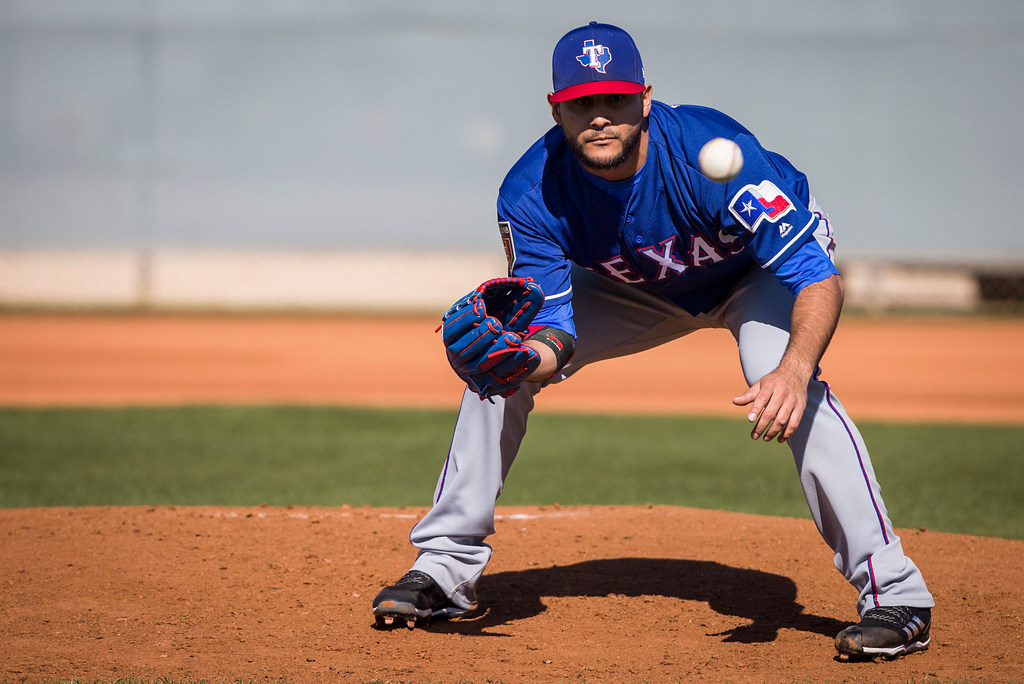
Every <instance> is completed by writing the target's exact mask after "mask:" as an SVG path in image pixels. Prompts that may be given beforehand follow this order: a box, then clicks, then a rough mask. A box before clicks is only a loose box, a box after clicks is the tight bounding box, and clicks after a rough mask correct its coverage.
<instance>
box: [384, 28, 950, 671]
mask: <svg viewBox="0 0 1024 684" xmlns="http://www.w3.org/2000/svg"><path fill="white" fill-rule="evenodd" d="M552 64H553V80H554V88H553V91H552V92H550V93H549V94H548V103H549V106H550V109H551V114H552V117H553V118H554V121H555V126H554V127H553V128H552V129H551V130H549V131H548V132H547V133H546V134H545V135H544V136H543V137H541V138H540V139H539V140H538V141H537V142H536V143H535V144H534V145H533V146H532V147H531V148H530V149H529V150H527V152H526V153H525V154H524V155H523V156H522V158H521V159H520V160H519V161H518V162H517V163H516V165H515V166H514V167H513V168H512V170H511V171H509V173H508V175H507V176H506V178H505V180H504V182H503V183H502V185H501V189H500V191H499V194H498V230H499V233H500V235H501V238H502V241H503V243H504V246H505V252H506V256H507V257H508V263H509V275H510V277H509V278H498V279H495V280H494V281H488V283H485V284H484V285H482V286H481V287H480V288H477V290H474V292H471V293H470V294H469V295H467V296H466V297H464V298H463V299H461V300H459V302H457V303H456V304H455V306H453V307H452V309H451V310H450V311H449V312H448V314H446V315H445V317H444V321H443V323H442V328H443V330H444V332H443V338H444V343H445V347H446V349H447V353H448V359H449V361H450V362H451V365H452V368H453V369H454V370H455V371H456V372H457V373H458V374H459V376H460V377H461V378H462V379H463V380H464V381H465V382H466V390H465V392H464V394H463V399H462V406H461V410H460V412H459V417H458V420H457V422H456V426H455V432H454V435H453V437H452V443H451V449H450V451H449V453H448V458H447V460H446V461H445V464H444V468H443V470H442V472H441V476H440V478H439V479H438V481H437V485H436V489H435V492H434V499H433V506H432V507H431V509H430V511H429V512H428V513H427V515H426V516H424V518H423V519H422V520H421V521H420V522H419V523H417V524H416V526H415V527H414V528H413V530H412V534H411V537H410V538H411V541H412V543H413V545H414V546H415V547H416V548H417V549H418V550H419V553H418V556H417V558H416V561H415V563H414V564H413V567H412V569H411V570H410V572H409V573H408V574H406V575H405V576H404V577H403V578H402V579H401V580H399V581H398V582H397V583H396V584H394V585H392V586H389V587H386V588H385V589H383V590H382V591H381V592H380V594H378V596H377V597H376V598H375V599H374V601H373V612H374V615H375V616H376V617H377V620H378V621H379V622H380V623H382V624H385V625H387V624H394V623H395V622H396V621H399V622H403V623H404V624H407V625H409V626H413V625H415V623H416V622H417V621H418V620H430V619H434V618H444V617H453V616H457V615H461V614H464V613H467V612H469V611H472V610H473V609H474V608H475V607H476V605H477V593H476V589H477V583H478V580H479V579H480V576H481V573H483V571H484V568H485V567H486V565H487V563H488V561H489V560H490V557H491V547H490V546H489V545H488V544H487V543H486V542H485V540H486V539H487V537H488V536H490V535H491V534H493V533H494V506H495V501H496V500H497V498H498V496H499V494H500V493H501V490H502V487H503V486H504V482H505V477H506V475H507V474H508V472H509V468H511V466H512V462H513V460H514V459H515V457H516V454H517V452H518V450H519V446H520V443H521V442H522V439H523V437H524V435H525V434H526V426H527V418H528V416H529V413H530V411H531V410H532V408H533V405H534V399H535V397H536V395H537V394H538V393H539V392H540V391H541V389H542V388H543V387H545V386H546V385H548V384H551V383H556V382H562V381H565V380H567V379H568V378H570V377H571V376H572V375H573V374H575V373H576V372H577V371H579V370H580V369H582V368H584V367H585V366H586V365H588V364H590V363H593V362H597V361H601V360H604V359H609V358H613V357H616V356H623V355H627V354H635V353H639V352H643V351H644V350H647V349H650V348H652V347H656V346H658V345H661V344H664V343H666V342H669V341H671V340H674V339H677V338H679V337H683V336H685V335H688V334H690V333H693V332H696V331H698V330H702V329H707V328H724V329H727V330H729V331H730V332H731V333H732V337H733V339H734V341H735V343H736V346H737V348H738V350H739V359H740V364H741V366H742V369H743V373H744V376H745V378H746V382H747V385H748V387H747V388H746V390H745V391H743V392H742V393H741V394H740V395H739V396H737V397H735V398H734V399H733V403H734V404H736V405H737V406H742V407H745V410H746V416H747V419H748V420H749V421H750V423H752V425H753V427H752V431H751V437H752V438H754V439H760V440H764V441H772V440H776V439H777V440H778V441H780V442H785V443H786V444H787V445H788V446H789V447H790V449H791V451H792V453H793V459H794V462H795V464H796V468H797V472H798V474H799V478H800V484H801V486H802V487H803V491H804V496H805V498H806V500H807V504H808V507H809V509H810V512H811V515H812V517H813V519H814V522H815V525H816V526H817V529H818V531H819V532H820V533H821V536H822V538H823V539H824V541H825V543H827V544H828V545H829V547H831V549H832V550H833V551H834V552H835V566H836V568H837V569H838V570H839V571H840V572H841V573H842V574H843V576H844V577H845V578H846V579H847V580H848V581H849V583H850V584H851V585H852V586H853V588H854V590H855V591H856V593H857V603H856V608H857V611H858V614H859V615H860V617H861V619H860V622H859V623H858V624H856V625H853V626H851V627H849V628H847V629H845V630H843V631H842V632H840V633H839V635H838V636H837V637H836V649H837V650H838V651H839V654H840V656H841V657H842V658H863V657H876V656H886V657H894V656H899V655H903V654H906V653H910V652H913V651H919V650H923V649H925V648H927V647H928V643H929V629H930V626H931V615H930V609H931V607H932V606H933V605H934V601H933V599H932V596H931V594H930V593H929V592H928V589H927V587H926V585H925V582H924V579H923V578H922V576H921V573H920V571H919V570H918V568H917V566H916V565H915V564H914V563H913V561H911V560H910V558H908V557H907V556H906V555H905V554H904V552H903V548H902V545H901V543H900V539H899V537H898V536H897V535H896V534H895V532H894V531H893V527H892V524H891V522H890V520H889V516H888V513H887V512H886V508H885V504H884V503H883V501H882V497H881V493H880V491H879V486H878V482H877V481H876V479H875V474H874V471H873V469H872V466H871V460H870V458H869V456H868V450H867V447H866V445H865V444H864V442H863V440H862V438H861V435H860V433H859V432H858V430H857V428H856V426H855V425H854V424H853V421H851V420H850V418H849V416H848V415H847V414H846V411H845V410H844V408H843V406H842V404H841V403H840V402H839V400H838V398H837V397H836V396H835V394H834V393H833V392H832V388H831V387H830V386H829V385H828V384H827V383H826V382H824V381H823V380H822V379H821V377H820V369H819V367H818V363H819V361H820V360H821V358H822V356H823V355H824V353H825V350H826V349H827V347H828V343H829V341H830V340H831V337H832V334H833V332H834V331H835V328H836V325H837V323H838V320H839V315H840V311H841V309H842V302H843V286H842V280H841V278H840V276H839V273H838V271H837V270H836V268H835V265H834V263H833V253H834V249H835V234H834V232H833V229H832V224H831V222H830V221H829V218H828V215H827V214H826V213H825V211H824V210H823V209H822V208H821V207H820V206H819V205H818V203H817V202H816V201H815V199H814V198H813V197H812V196H811V194H810V187H809V183H808V180H807V177H806V176H805V175H804V174H803V173H801V172H800V171H798V170H797V169H796V168H795V167H794V166H793V165H792V164H791V163H790V162H789V161H788V160H787V159H786V158H784V157H783V156H781V155H779V154H778V153H775V152H771V151H769V150H767V149H765V148H764V147H762V146H761V145H760V143H759V142H758V141H757V139H756V138H755V137H754V136H753V135H752V134H751V133H750V132H749V131H748V130H746V129H745V128H743V127H742V126H741V125H740V124H739V123H737V122H736V121H734V120H733V119H731V118H729V117H728V116H726V115H725V114H723V113H721V112H718V111H715V110H713V109H709V108H706V107H698V106H669V105H666V104H662V103H660V102H657V101H655V100H653V99H652V88H651V86H650V85H647V84H646V83H645V81H644V77H643V67H642V64H641V60H640V53H639V51H638V50H637V48H636V45H635V44H634V43H633V40H632V38H631V37H630V36H629V35H628V34H627V33H626V32H625V31H623V30H622V29H619V28H617V27H615V26H610V25H607V24H598V23H591V24H590V25H588V26H583V27H580V28H577V29H574V30H572V31H570V32H569V33H567V34H566V35H565V36H564V37H563V38H562V39H561V40H560V41H559V42H558V44H557V45H556V46H555V51H554V56H553V60H552ZM716 138H725V139H726V140H730V141H733V142H734V143H735V144H736V146H738V148H739V150H740V151H741V152H742V159H743V165H742V168H741V169H740V170H739V172H738V174H737V175H736V176H735V177H733V178H729V179H722V178H719V179H718V180H712V179H710V178H707V177H706V176H704V175H703V174H702V173H701V171H700V165H699V153H700V150H701V148H702V147H703V146H704V145H705V144H706V143H707V142H708V141H710V140H712V139H716ZM680 391H682V392H685V391H686V389H685V384H683V383H680ZM680 476H681V477H682V476H685V474H684V473H683V474H681V475H680Z"/></svg>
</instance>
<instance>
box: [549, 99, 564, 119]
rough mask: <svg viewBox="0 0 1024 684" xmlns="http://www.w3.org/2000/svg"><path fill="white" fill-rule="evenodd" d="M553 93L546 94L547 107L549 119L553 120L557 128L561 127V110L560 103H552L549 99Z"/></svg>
mask: <svg viewBox="0 0 1024 684" xmlns="http://www.w3.org/2000/svg"><path fill="white" fill-rule="evenodd" d="M553 96H554V93H548V106H549V107H551V118H552V119H554V120H555V123H556V124H558V125H559V126H561V125H562V108H561V104H562V103H561V102H552V101H551V98H552V97H553Z"/></svg>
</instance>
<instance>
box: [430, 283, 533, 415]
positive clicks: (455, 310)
mask: <svg viewBox="0 0 1024 684" xmlns="http://www.w3.org/2000/svg"><path fill="white" fill-rule="evenodd" d="M543 303H544V293H543V292H542V291H541V289H540V286H539V285H537V284H536V283H535V282H533V280H532V279H530V278H494V279H492V280H488V281H487V282H485V283H483V284H482V285H481V286H480V287H478V288H476V289H475V290H473V291H472V292H470V293H469V294H468V295H466V296H465V297H463V298H462V299H460V300H459V301H457V302H455V304H453V305H452V307H451V308H450V309H449V310H448V313H446V314H445V315H444V317H443V318H442V319H441V330H442V333H441V335H442V338H443V339H444V346H445V351H446V352H447V354H448V362H449V363H450V364H451V365H452V369H454V371H455V372H456V373H457V374H458V376H459V377H460V378H462V379H463V380H464V381H465V382H466V384H467V385H469V388H470V389H472V390H473V391H474V392H476V393H477V394H479V395H480V398H481V399H489V398H490V397H492V396H495V395H498V396H502V397H507V396H509V395H511V394H513V393H514V392H515V391H516V390H517V389H519V386H520V385H521V384H522V383H523V381H524V380H525V379H526V378H527V377H528V376H529V375H530V373H532V372H533V371H535V370H536V369H537V366H539V365H540V355H539V354H537V352H536V351H535V350H533V349H531V348H530V347H528V346H526V345H525V344H523V340H525V339H526V336H527V334H528V333H527V329H528V328H529V325H530V322H531V321H533V318H534V317H535V316H536V315H537V312H538V311H540V307H541V305H542V304H543Z"/></svg>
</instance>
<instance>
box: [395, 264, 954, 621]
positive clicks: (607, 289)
mask: <svg viewBox="0 0 1024 684" xmlns="http://www.w3.org/2000/svg"><path fill="white" fill-rule="evenodd" d="M792 307H793V297H792V295H791V294H790V293H789V292H788V291H787V290H786V289H785V288H784V287H783V286H782V285H781V284H780V283H779V282H778V281H777V280H776V279H775V278H774V277H773V276H772V275H770V274H769V273H767V272H765V271H762V270H761V269H760V268H756V267H755V268H754V269H752V270H751V272H750V273H749V274H748V275H747V276H746V277H745V278H744V279H743V280H742V281H741V282H740V283H739V284H738V285H737V287H736V288H735V289H734V290H733V292H732V293H731V295H730V296H729V298H728V299H727V300H726V301H725V302H723V303H722V304H720V305H719V306H718V307H716V308H715V309H714V310H712V311H710V312H708V313H706V314H701V315H697V316H693V315H691V314H689V313H687V312H686V311H684V310H682V309H680V308H679V307H677V306H676V305H674V304H672V303H671V302H668V301H666V300H664V299H662V298H660V297H657V296H654V295H651V294H649V293H646V292H644V291H642V290H639V289H637V288H634V287H629V286H627V285H623V284H619V283H616V282H613V281H611V280H610V279H608V278H605V277H602V276H598V275H595V274H592V273H590V272H588V271H586V270H584V269H581V268H576V269H574V271H573V309H574V322H575V324H576V329H577V330H576V332H577V346H576V353H575V355H574V356H573V358H572V360H571V361H570V363H569V364H568V365H567V366H566V367H565V368H564V369H563V370H562V371H561V372H560V373H559V374H558V375H557V376H556V377H555V378H552V379H551V380H549V381H547V382H545V383H526V384H524V385H523V386H522V387H521V388H520V389H519V391H518V392H516V393H515V394H513V395H512V396H511V397H508V398H504V399H503V398H500V397H495V398H494V403H493V404H492V403H491V402H489V401H481V400H480V398H479V397H478V396H477V395H475V394H473V393H472V392H471V391H469V390H468V389H467V390H466V392H465V394H464V396H463V399H462V406H461V409H460V412H459V416H458V420H457V422H456V427H455V433H454V436H453V438H452V444H451V449H450V451H449V453H448V458H447V460H446V462H445V464H444V469H443V471H442V473H441V476H440V478H439V479H438V482H437V487H436V489H435V492H434V504H433V506H432V508H431V509H430V511H429V512H428V513H427V514H426V516H425V517H424V518H423V519H422V520H421V521H420V522H419V523H418V524H417V525H416V526H415V527H414V528H413V530H412V533H411V535H410V540H411V541H412V543H413V545H414V546H415V547H417V548H418V549H419V555H418V557H417V559H416V562H415V564H414V566H413V567H414V569H416V570H420V571H422V572H425V573H427V574H428V575H430V576H431V577H433V578H434V580H435V581H436V582H437V583H438V584H439V585H440V587H441V588H442V589H443V590H444V591H445V592H446V593H447V594H448V595H449V597H450V598H451V600H452V601H453V602H454V603H455V604H456V605H458V606H460V607H461V608H465V609H467V610H469V609H473V608H475V607H476V585H477V581H478V580H479V578H480V575H481V573H482V572H483V570H484V568H485V567H486V565H487V563H488V561H489V560H490V557H491V547H490V546H489V545H488V544H486V543H485V542H484V540H485V539H486V537H487V536H489V535H491V534H493V533H494V531H495V529H494V508H495V501H496V499H497V498H498V496H499V495H500V494H501V490H502V486H503V484H504V481H505V477H506V475H507V474H508V471H509V468H510V467H511V466H512V461H513V460H514V459H515V457H516V453H517V451H518V450H519V445H520V443H521V441H522V439H523V436H524V435H525V433H526V423H527V417H528V415H529V413H530V411H531V409H532V408H533V405H534V397H535V395H536V394H537V393H538V392H540V390H541V389H542V387H543V386H545V385H547V384H549V383H551V382H559V381H562V380H565V379H566V378H568V377H569V376H571V375H572V374H574V373H575V372H577V371H578V370H580V369H581V368H583V367H584V366H586V365H587V364H589V363H593V362H595V361H600V360H602V359H609V358H613V357H616V356H624V355H627V354H635V353H637V352H642V351H644V350H645V349H650V348H652V347H655V346H657V345H660V344H664V343H666V342H669V341H671V340H674V339H677V338H679V337H681V336H684V335H687V334H689V333H691V332H694V331H696V330H700V329H702V328H727V329H728V330H729V331H730V332H731V333H732V334H733V336H734V337H735V339H736V342H737V345H738V348H739V357H740V364H741V365H742V368H743V373H744V376H745V377H746V380H747V383H748V384H753V383H755V382H756V381H757V380H759V379H760V378H761V377H763V376H764V375H766V374H767V373H769V372H771V371H772V370H774V369H775V368H776V366H777V365H778V363H779V360H780V359H781V358H782V354H783V352H784V351H785V349H786V345H787V342H788V340H789V325H790V315H791V312H792ZM681 391H685V389H682V390H681ZM807 393H808V403H807V409H806V412H805V414H804V417H803V419H802V421H801V423H800V427H799V428H798V429H797V431H796V433H795V434H794V435H793V436H792V437H791V438H790V439H789V440H788V442H787V444H788V445H789V446H790V448H791V449H792V452H793V459H794V461H795V463H796V469H797V472H798V473H799V476H800V484H801V486H802V487H803V491H804V496H805V497H806V499H807V505H808V507H809V508H810V511H811V515H812V517H813V518H814V523H815V525H816V526H817V528H818V531H819V532H820V533H821V536H822V538H823V539H824V540H825V542H826V543H827V544H828V545H829V547H831V549H832V550H833V551H834V552H835V566H836V568H837V569H838V570H839V571H840V572H841V573H842V574H843V576H844V577H846V579H847V580H848V581H849V582H850V584H852V585H853V587H854V588H855V589H856V590H857V592H858V593H859V598H858V603H857V608H858V612H859V613H860V614H862V615H863V613H864V612H865V611H866V610H868V609H869V608H871V607H874V606H877V605H889V606H894V605H901V606H916V607H922V608H923V607H930V606H933V605H934V601H933V599H932V596H931V594H930V593H929V592H928V589H927V587H926V586H925V582H924V579H923V578H922V576H921V573H920V571H919V570H918V568H917V566H916V565H914V563H913V561H912V560H911V559H910V558H908V557H907V556H906V555H905V554H904V553H903V548H902V546H901V544H900V538H899V537H898V536H897V535H896V533H895V532H894V531H893V528H892V524H891V523H890V521H889V517H888V514H887V513H886V509H885V505H884V503H883V502H882V497H881V493H880V492H879V486H878V482H877V481H876V479H875V474H874V470H873V469H872V466H871V461H870V459H869V457H868V451H867V448H866V447H865V446H864V442H863V440H862V439H861V436H860V433H859V432H858V431H857V428H856V427H855V426H854V424H853V422H852V421H851V420H850V418H849V416H847V414H846V411H845V410H844V409H843V406H842V404H840V403H839V400H838V399H837V398H836V396H835V395H834V394H833V393H832V391H831V388H830V387H829V386H828V385H827V384H826V383H825V382H822V381H820V380H818V379H817V378H815V379H813V380H812V381H811V382H810V384H809V386H808V388H807Z"/></svg>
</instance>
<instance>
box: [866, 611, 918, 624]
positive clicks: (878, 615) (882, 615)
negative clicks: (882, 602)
mask: <svg viewBox="0 0 1024 684" xmlns="http://www.w3.org/2000/svg"><path fill="white" fill-rule="evenodd" d="M913 615H914V611H912V610H911V609H910V608H908V607H906V606H879V607H877V608H871V609H870V610H868V612H866V613H864V617H865V618H871V619H873V620H878V621H879V622H888V623H890V624H893V625H896V627H898V628H900V629H902V628H903V626H904V625H906V624H907V623H908V622H910V618H912V617H913Z"/></svg>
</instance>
